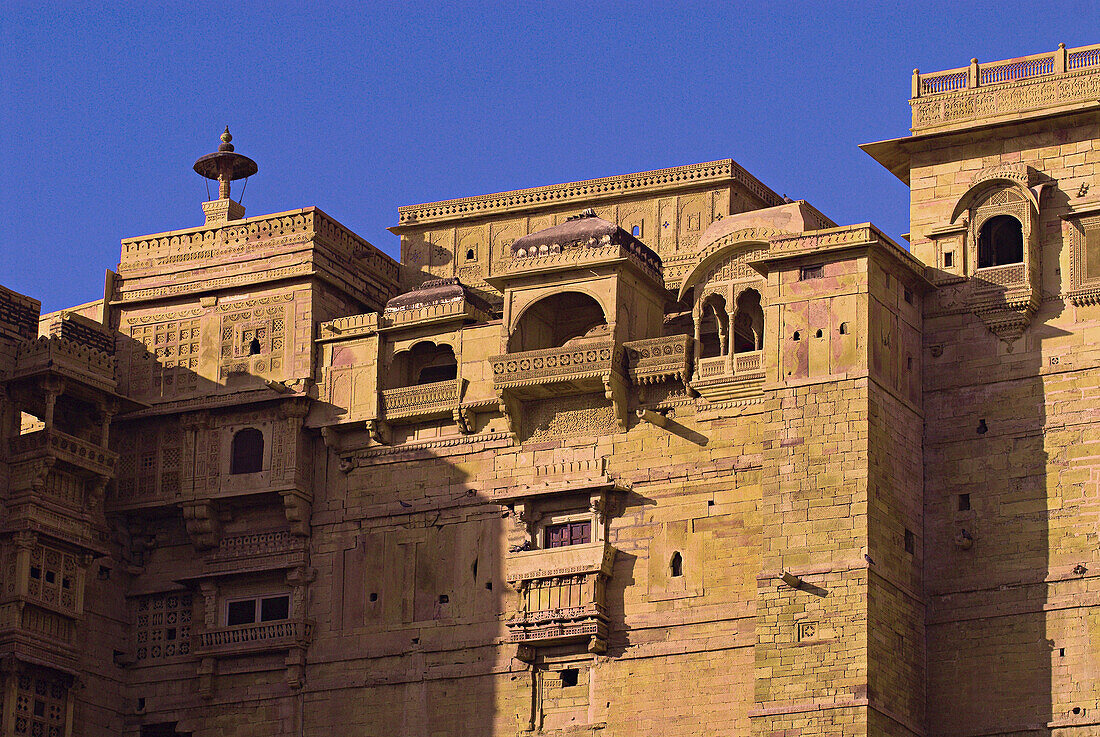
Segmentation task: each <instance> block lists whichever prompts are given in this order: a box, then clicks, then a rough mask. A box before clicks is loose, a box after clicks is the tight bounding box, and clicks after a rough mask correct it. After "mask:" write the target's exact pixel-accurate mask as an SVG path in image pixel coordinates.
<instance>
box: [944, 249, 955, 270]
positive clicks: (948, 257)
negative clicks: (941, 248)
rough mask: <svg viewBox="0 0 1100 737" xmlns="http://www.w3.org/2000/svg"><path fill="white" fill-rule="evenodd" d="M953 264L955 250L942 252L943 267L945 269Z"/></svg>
mask: <svg viewBox="0 0 1100 737" xmlns="http://www.w3.org/2000/svg"><path fill="white" fill-rule="evenodd" d="M954 265H955V252H954V251H946V252H944V254H943V267H944V268H945V269H950V268H951V267H953V266H954Z"/></svg>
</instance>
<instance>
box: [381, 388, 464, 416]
mask: <svg viewBox="0 0 1100 737" xmlns="http://www.w3.org/2000/svg"><path fill="white" fill-rule="evenodd" d="M381 399H382V402H381V404H382V415H383V417H385V419H386V420H387V421H389V422H393V421H395V420H404V419H413V418H415V419H418V420H419V419H430V418H432V417H448V416H450V415H451V414H452V413H453V412H454V411H455V410H456V409H458V406H459V402H460V401H461V399H462V380H461V379H448V380H446V381H433V382H430V383H427V384H417V385H415V386H405V387H401V388H399V389H385V390H383V391H382V398H381Z"/></svg>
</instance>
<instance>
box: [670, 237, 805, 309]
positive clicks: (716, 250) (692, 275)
mask: <svg viewBox="0 0 1100 737" xmlns="http://www.w3.org/2000/svg"><path fill="white" fill-rule="evenodd" d="M786 235H792V233H790V232H788V231H785V230H776V229H772V228H743V229H741V230H735V231H733V232H732V233H727V234H726V235H724V236H722V237H721V238H719V239H718V240H716V241H714V243H711V244H710V245H709V246H707V247H706V248H705V249H703V250H702V251H700V252H699V261H698V262H697V263H696V264H695V266H693V267H692V269H691V271H689V272H688V273H687V275H686V276H685V277H684V280H683V281H682V282H680V292H679V294H678V295H677V299H683V298H684V295H685V294H687V290H688V289H690V288H691V287H693V286H695V284H696V282H698V280H699V278H700V277H701V276H702V275H703V274H705V273H706V272H707V271H709V270H710V268H711V267H712V266H713V265H714V264H715V263H717V262H718V261H719V260H720V259H722V258H724V257H726V256H728V255H730V254H729V252H730V251H734V250H740V249H742V248H743V247H749V246H756V247H760V246H763V247H764V248H770V247H771V239H772V238H775V237H777V236H786ZM745 250H748V248H745Z"/></svg>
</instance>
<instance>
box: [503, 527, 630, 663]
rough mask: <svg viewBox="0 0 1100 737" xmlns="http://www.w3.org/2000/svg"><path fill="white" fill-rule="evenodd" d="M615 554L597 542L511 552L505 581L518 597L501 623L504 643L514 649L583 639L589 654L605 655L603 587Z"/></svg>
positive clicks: (604, 544)
mask: <svg viewBox="0 0 1100 737" xmlns="http://www.w3.org/2000/svg"><path fill="white" fill-rule="evenodd" d="M615 552H616V551H615V548H613V547H612V546H611V545H609V544H608V543H606V542H602V541H601V542H594V543H587V544H582V545H567V546H564V547H558V548H551V549H547V550H529V551H523V552H518V553H513V554H512V555H511V556H510V557H509V559H508V574H507V579H508V583H509V584H511V585H512V586H513V587H514V588H515V589H516V590H517V592H518V594H519V596H518V599H517V608H516V611H515V612H514V613H513V614H512V616H511V618H510V619H509V620H508V621H507V622H506V625H507V627H508V640H509V641H510V642H513V643H516V644H518V645H555V644H562V643H569V642H576V641H587V647H588V650H589V652H594V653H601V652H604V651H605V650H606V649H607V635H608V617H607V606H606V600H605V588H606V587H605V584H606V582H607V579H608V578H609V577H610V576H611V570H612V567H613V565H614V562H615Z"/></svg>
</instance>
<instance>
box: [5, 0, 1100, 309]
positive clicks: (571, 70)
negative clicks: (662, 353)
mask: <svg viewBox="0 0 1100 737" xmlns="http://www.w3.org/2000/svg"><path fill="white" fill-rule="evenodd" d="M1098 21H1100V9H1098V7H1097V6H1096V5H1095V4H1094V3H1090V2H1078V1H1074V0H1070V1H1067V2H1063V3H1058V4H1054V3H1036V2H1018V3H1014V2H997V3H992V2H989V3H980V4H979V3H962V2H951V3H919V2H906V3H900V2H880V3H873V2H869V3H868V2H865V3H853V4H847V3H837V2H831V3H800V2H784V3H776V2H768V3H764V2H759V3H757V2H738V3H732V2H725V3H723V2H713V1H712V2H707V3H693V2H682V3H667V4H666V3H614V2H608V3H598V2H597V3H593V2H591V1H590V2H586V3H564V2H563V3H553V2H541V3H524V2H509V3H478V4H473V3H454V2H451V3H438V2H437V3H421V2H411V1H410V2H402V3H379V2H373V3H346V4H339V3H335V4H325V3H301V4H296V3H276V2H264V3H259V2H234V3H226V2H221V3H204V2H186V3H163V4H162V3H158V4H153V3H149V4H144V3H142V4H127V3H79V4H78V3H64V2H61V3H51V4H45V3H43V4H39V3H22V2H18V1H16V2H11V1H10V0H9V2H6V3H4V4H3V7H2V8H0V70H3V71H2V73H0V116H2V125H0V166H2V169H3V171H4V173H5V175H6V182H5V183H4V185H3V186H2V187H0V193H2V194H0V196H2V197H3V200H2V203H3V206H4V210H3V211H4V212H5V214H6V216H7V217H6V227H4V228H3V230H2V231H0V284H4V285H5V286H8V287H11V288H13V289H16V290H17V291H20V292H24V293H28V294H30V295H32V296H34V297H36V298H38V299H41V300H42V301H43V309H44V310H55V309H60V308H63V307H66V306H71V305H74V304H78V303H81V302H85V301H89V300H93V299H97V298H98V297H100V296H101V295H102V288H103V273H104V270H105V269H107V268H114V267H115V266H116V265H117V263H118V254H119V240H120V239H121V238H124V237H129V236H135V235H142V234H147V233H154V232H160V231H165V230H175V229H180V228H187V227H192V226H195V225H200V224H201V223H202V212H201V208H200V203H201V202H202V200H204V199H206V188H205V184H204V180H202V179H201V178H200V177H198V175H196V174H195V173H194V172H193V171H192V170H191V164H192V163H193V162H194V160H195V159H196V158H198V157H199V156H201V155H203V154H206V153H209V152H210V151H213V150H214V149H215V148H216V146H217V143H218V140H217V136H218V134H219V133H220V132H221V130H222V128H223V127H224V126H225V125H226V124H227V123H228V124H229V125H230V127H231V129H232V131H233V134H234V144H235V145H236V146H237V150H238V151H240V152H241V153H244V154H246V155H248V156H250V157H252V158H253V159H255V160H256V161H257V163H258V164H259V167H260V171H259V174H258V175H257V176H255V177H253V178H252V179H251V180H250V181H249V183H248V188H247V191H246V192H245V195H244V204H245V206H246V207H247V208H248V214H249V215H259V214H263V213H267V212H277V211H280V210H289V209H293V208H296V207H304V206H308V205H316V206H318V207H320V208H321V209H323V210H325V211H326V212H328V213H329V214H330V215H332V216H333V217H335V218H336V219H337V220H340V221H341V222H343V223H344V224H345V225H347V226H348V227H350V228H351V229H352V230H354V231H356V232H357V233H359V234H360V235H362V236H363V237H365V238H366V239H368V240H370V241H371V242H372V243H374V244H375V245H377V246H379V247H381V248H383V249H384V250H386V251H387V252H389V253H391V254H393V255H396V251H397V239H396V237H395V236H393V235H391V234H390V233H388V232H387V231H386V228H387V227H388V226H390V225H393V224H395V223H396V221H397V207H398V206H399V205H405V204H414V203H418V202H427V201H432V200H438V199H447V198H451V197H463V196H468V195H474V194H482V193H486V192H497V191H502V190H507V189H514V188H518V187H531V186H538V185H543V184H553V183H557V182H563V181H572V180H577V179H586V178H591V177H599V176H608V175H612V174H621V173H627V172H633V171H642V170H646V169H655V168H661V167H666V166H676V165H680V164H689V163H694V162H698V161H709V160H713V159H720V158H726V157H732V158H734V159H736V160H737V161H738V162H739V163H741V164H742V165H743V166H745V167H746V168H748V169H749V171H751V172H753V173H754V174H755V175H756V176H757V177H759V178H760V179H761V180H762V181H764V182H765V183H766V184H768V185H769V186H771V187H772V188H773V189H775V190H776V191H777V192H779V193H781V194H787V195H789V196H790V197H793V198H796V199H800V198H801V199H807V200H809V201H810V202H812V203H813V204H814V205H816V206H817V207H818V208H819V209H821V210H822V211H823V212H825V213H826V214H827V215H829V216H830V217H832V218H833V219H834V220H836V221H837V222H839V223H851V222H863V221H867V220H870V221H872V222H874V223H876V224H878V225H879V226H880V227H882V228H884V229H885V230H886V232H887V233H889V234H891V235H892V236H894V237H895V238H897V237H899V236H900V234H901V233H904V232H906V231H907V230H908V225H907V220H908V215H907V208H908V199H907V197H908V193H907V191H906V189H905V187H904V185H902V184H901V183H900V182H899V181H897V180H896V179H895V178H894V177H892V176H891V175H890V174H889V173H887V172H886V171H885V170H884V169H882V168H881V167H879V166H878V164H876V163H875V162H874V161H872V160H871V159H870V158H869V157H867V156H866V155H865V154H863V153H862V152H861V151H860V150H859V149H858V148H857V146H858V144H860V143H865V142H868V141H876V140H881V139H884V138H894V137H898V136H902V135H906V134H907V133H908V126H909V106H908V104H907V98H908V95H909V79H910V74H911V72H912V70H913V68H914V67H919V68H921V69H922V70H924V71H935V70H938V69H947V68H951V67H958V66H964V65H966V64H967V63H968V62H969V60H970V58H971V57H975V56H976V57H978V58H979V59H981V60H989V61H992V60H996V59H1003V58H1009V57H1014V56H1021V55H1024V54H1032V53H1039V52H1043V51H1048V50H1053V49H1054V48H1056V47H1057V45H1058V43H1059V42H1065V43H1066V45H1067V46H1071V47H1072V46H1081V45H1086V44H1090V43H1097V42H1100V22H1098ZM238 186H239V185H238ZM238 192H239V189H236V190H235V191H234V194H235V195H236V194H237V193H238Z"/></svg>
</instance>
